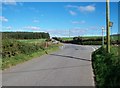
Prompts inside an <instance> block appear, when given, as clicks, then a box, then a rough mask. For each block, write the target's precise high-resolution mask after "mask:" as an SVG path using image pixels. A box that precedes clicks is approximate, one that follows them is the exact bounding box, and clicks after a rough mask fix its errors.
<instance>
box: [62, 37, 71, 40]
mask: <svg viewBox="0 0 120 88" xmlns="http://www.w3.org/2000/svg"><path fill="white" fill-rule="evenodd" d="M61 39H62V40H63V41H70V40H73V37H70V38H69V37H63V38H61Z"/></svg>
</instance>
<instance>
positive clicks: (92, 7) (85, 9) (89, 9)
mask: <svg viewBox="0 0 120 88" xmlns="http://www.w3.org/2000/svg"><path fill="white" fill-rule="evenodd" d="M66 7H67V8H74V9H77V10H79V11H80V12H93V11H95V10H96V7H95V5H87V6H76V5H67V6H66Z"/></svg>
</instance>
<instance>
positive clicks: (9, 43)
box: [2, 39, 44, 58]
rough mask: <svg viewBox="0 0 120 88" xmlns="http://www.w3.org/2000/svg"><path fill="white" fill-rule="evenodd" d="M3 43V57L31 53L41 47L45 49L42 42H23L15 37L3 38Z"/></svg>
mask: <svg viewBox="0 0 120 88" xmlns="http://www.w3.org/2000/svg"><path fill="white" fill-rule="evenodd" d="M2 43H3V44H2V57H3V58H6V57H12V56H16V55H18V54H31V53H33V52H36V51H38V50H40V49H44V46H43V45H41V44H32V43H29V44H28V43H23V42H22V43H21V42H18V41H16V40H14V39H3V40H2Z"/></svg>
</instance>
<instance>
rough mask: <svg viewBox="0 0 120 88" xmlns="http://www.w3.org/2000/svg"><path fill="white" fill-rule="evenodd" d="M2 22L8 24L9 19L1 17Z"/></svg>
mask: <svg viewBox="0 0 120 88" xmlns="http://www.w3.org/2000/svg"><path fill="white" fill-rule="evenodd" d="M0 21H2V22H8V19H7V18H5V17H3V16H0Z"/></svg>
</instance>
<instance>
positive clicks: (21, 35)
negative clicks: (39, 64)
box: [2, 32, 50, 39]
mask: <svg viewBox="0 0 120 88" xmlns="http://www.w3.org/2000/svg"><path fill="white" fill-rule="evenodd" d="M5 38H13V39H41V38H50V35H49V33H45V32H2V39H5Z"/></svg>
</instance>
